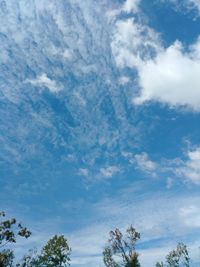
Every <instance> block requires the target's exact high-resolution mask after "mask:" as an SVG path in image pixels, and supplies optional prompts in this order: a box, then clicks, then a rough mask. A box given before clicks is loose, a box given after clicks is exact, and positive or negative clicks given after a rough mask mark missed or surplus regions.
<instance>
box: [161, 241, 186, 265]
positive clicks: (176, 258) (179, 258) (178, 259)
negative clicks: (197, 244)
mask: <svg viewBox="0 0 200 267" xmlns="http://www.w3.org/2000/svg"><path fill="white" fill-rule="evenodd" d="M190 266H191V264H190V257H189V253H188V249H187V246H186V245H185V244H183V243H179V244H178V245H177V247H176V249H174V250H172V251H171V252H169V254H168V255H167V256H166V262H165V264H164V263H163V262H160V263H159V262H157V263H156V267H190Z"/></svg>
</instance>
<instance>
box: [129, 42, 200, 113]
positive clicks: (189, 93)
mask: <svg viewBox="0 0 200 267" xmlns="http://www.w3.org/2000/svg"><path fill="white" fill-rule="evenodd" d="M199 52H200V39H198V41H197V42H196V43H195V44H194V45H192V46H191V47H190V51H189V52H184V49H183V47H182V45H181V43H180V42H175V43H174V44H173V45H171V46H170V47H168V48H167V49H166V50H163V51H161V52H159V53H158V54H157V56H156V58H155V59H151V60H147V61H145V62H143V64H141V65H140V66H139V67H138V75H139V85H140V88H141V91H140V95H139V96H138V97H136V98H135V99H134V103H135V104H142V103H144V102H145V101H150V100H154V101H160V102H163V103H166V104H169V105H170V106H188V107H190V108H191V109H193V110H195V111H200V80H199V69H200V53H199Z"/></svg>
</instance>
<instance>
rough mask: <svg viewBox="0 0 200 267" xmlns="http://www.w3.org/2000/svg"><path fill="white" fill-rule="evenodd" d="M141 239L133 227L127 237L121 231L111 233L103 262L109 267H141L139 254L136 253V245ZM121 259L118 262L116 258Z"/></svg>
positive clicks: (129, 229) (127, 231) (128, 230)
mask: <svg viewBox="0 0 200 267" xmlns="http://www.w3.org/2000/svg"><path fill="white" fill-rule="evenodd" d="M139 239H140V233H138V232H137V231H136V230H135V228H133V226H132V225H131V226H130V227H129V228H128V229H127V230H126V235H125V236H123V234H122V233H121V232H120V230H119V229H115V230H114V231H110V239H109V240H108V246H107V247H106V248H105V249H104V251H103V261H104V264H105V266H107V267H120V266H124V267H140V263H139V259H138V258H139V254H138V253H137V252H136V251H135V244H136V242H137V241H138V240H139ZM117 257H120V260H119V261H117V260H116V258H117Z"/></svg>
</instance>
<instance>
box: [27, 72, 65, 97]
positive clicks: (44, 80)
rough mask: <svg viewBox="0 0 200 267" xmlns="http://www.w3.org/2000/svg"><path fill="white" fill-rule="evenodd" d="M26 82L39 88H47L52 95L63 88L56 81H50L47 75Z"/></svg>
mask: <svg viewBox="0 0 200 267" xmlns="http://www.w3.org/2000/svg"><path fill="white" fill-rule="evenodd" d="M26 82H28V83H30V84H32V85H35V86H38V87H46V88H48V89H49V91H50V92H52V93H57V92H59V91H60V90H62V86H61V85H59V84H58V83H57V82H56V81H55V80H52V79H50V78H49V77H48V76H47V74H46V73H43V74H41V75H40V76H38V77H37V78H36V79H34V80H27V81H26Z"/></svg>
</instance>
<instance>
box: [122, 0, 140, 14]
mask: <svg viewBox="0 0 200 267" xmlns="http://www.w3.org/2000/svg"><path fill="white" fill-rule="evenodd" d="M139 3H140V0H126V2H125V3H124V5H123V8H122V10H123V11H125V12H127V13H130V12H137V11H138V6H139Z"/></svg>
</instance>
